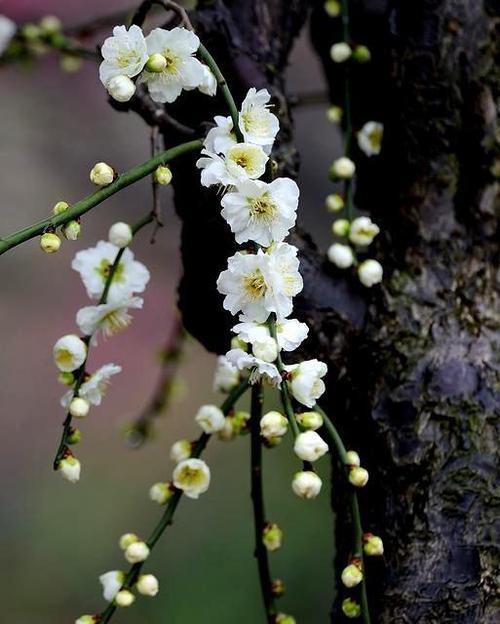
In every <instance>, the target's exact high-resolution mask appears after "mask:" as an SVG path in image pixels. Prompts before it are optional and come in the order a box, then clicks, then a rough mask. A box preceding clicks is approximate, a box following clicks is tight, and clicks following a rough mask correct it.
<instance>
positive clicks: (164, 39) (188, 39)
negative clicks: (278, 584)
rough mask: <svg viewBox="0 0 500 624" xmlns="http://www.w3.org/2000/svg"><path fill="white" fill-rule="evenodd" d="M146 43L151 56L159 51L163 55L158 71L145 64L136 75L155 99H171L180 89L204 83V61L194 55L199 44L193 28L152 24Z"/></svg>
mask: <svg viewBox="0 0 500 624" xmlns="http://www.w3.org/2000/svg"><path fill="white" fill-rule="evenodd" d="M146 45H147V50H148V54H149V55H150V56H153V55H157V54H160V55H161V56H163V57H164V58H165V64H164V67H163V69H162V70H161V71H148V68H147V67H146V70H145V71H144V72H143V73H142V74H141V76H140V78H139V80H140V81H141V82H145V83H146V85H147V87H148V91H149V95H150V96H151V99H152V100H154V101H155V102H160V103H162V104H164V103H165V102H168V103H170V102H174V101H175V100H176V99H177V98H178V97H179V95H180V94H181V92H182V90H183V89H196V88H197V87H199V86H200V85H202V86H203V85H204V84H205V83H206V75H205V70H204V69H203V65H202V63H200V61H199V60H198V59H197V58H195V57H194V56H193V55H194V54H195V52H196V51H197V50H198V47H199V45H200V40H199V39H198V37H197V36H196V35H195V34H194V33H193V32H191V31H189V30H187V29H186V28H182V27H177V28H172V30H165V29H163V28H155V29H154V30H152V31H151V32H150V33H149V35H148V36H147V37H146Z"/></svg>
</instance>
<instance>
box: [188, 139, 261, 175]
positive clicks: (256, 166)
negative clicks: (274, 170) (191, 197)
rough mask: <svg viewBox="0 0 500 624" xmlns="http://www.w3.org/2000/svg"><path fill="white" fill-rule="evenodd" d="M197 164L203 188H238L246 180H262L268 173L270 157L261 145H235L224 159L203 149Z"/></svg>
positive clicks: (229, 149)
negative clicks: (220, 186)
mask: <svg viewBox="0 0 500 624" xmlns="http://www.w3.org/2000/svg"><path fill="white" fill-rule="evenodd" d="M201 154H202V157H201V158H199V159H198V161H197V162H196V166H197V167H198V169H201V170H202V171H201V184H202V186H213V185H214V184H222V186H236V185H237V184H239V183H241V182H243V181H244V180H255V179H257V178H260V176H261V175H263V174H264V172H265V171H266V163H267V161H268V156H267V155H266V153H265V152H264V150H263V149H262V147H260V145H252V144H251V143H235V144H234V145H232V146H231V147H229V148H228V150H227V151H226V153H225V155H224V157H222V156H219V155H218V154H215V153H213V152H210V151H208V150H207V149H203V150H202V152H201Z"/></svg>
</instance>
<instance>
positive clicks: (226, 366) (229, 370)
mask: <svg viewBox="0 0 500 624" xmlns="http://www.w3.org/2000/svg"><path fill="white" fill-rule="evenodd" d="M239 380H240V373H239V371H238V369H237V368H236V366H234V364H231V362H229V360H228V359H227V357H226V356H225V355H220V356H219V357H218V358H217V365H216V368H215V373H214V381H213V389H214V392H230V391H231V390H232V389H233V388H234V387H235V386H236V385H237V383H238V382H239Z"/></svg>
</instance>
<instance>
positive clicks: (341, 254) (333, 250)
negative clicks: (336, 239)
mask: <svg viewBox="0 0 500 624" xmlns="http://www.w3.org/2000/svg"><path fill="white" fill-rule="evenodd" d="M326 254H327V256H328V260H330V262H331V263H332V264H334V265H335V266H337V267H338V268H339V269H348V268H349V267H350V266H352V265H353V263H354V252H353V250H352V249H351V248H350V247H349V245H343V244H342V243H333V245H330V247H328V251H327V252H326Z"/></svg>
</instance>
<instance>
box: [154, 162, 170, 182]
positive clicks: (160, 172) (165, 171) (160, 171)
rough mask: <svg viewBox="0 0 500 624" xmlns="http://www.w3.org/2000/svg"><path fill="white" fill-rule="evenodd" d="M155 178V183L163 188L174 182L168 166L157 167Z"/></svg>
mask: <svg viewBox="0 0 500 624" xmlns="http://www.w3.org/2000/svg"><path fill="white" fill-rule="evenodd" d="M153 176H154V180H155V182H156V183H158V184H161V185H162V186H167V184H170V182H172V172H171V171H170V167H167V166H166V165H160V166H159V167H157V168H156V170H155V172H154V174H153Z"/></svg>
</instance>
